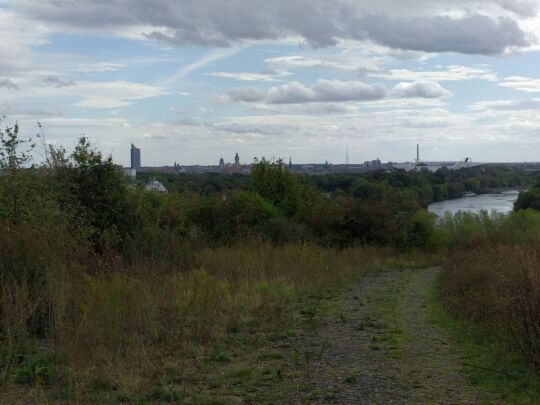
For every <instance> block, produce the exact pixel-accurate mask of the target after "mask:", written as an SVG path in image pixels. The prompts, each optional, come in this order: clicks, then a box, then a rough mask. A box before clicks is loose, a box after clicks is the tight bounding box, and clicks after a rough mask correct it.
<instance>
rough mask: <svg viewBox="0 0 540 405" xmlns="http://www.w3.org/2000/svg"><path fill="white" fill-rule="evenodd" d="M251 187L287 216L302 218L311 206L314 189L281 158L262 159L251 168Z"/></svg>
mask: <svg viewBox="0 0 540 405" xmlns="http://www.w3.org/2000/svg"><path fill="white" fill-rule="evenodd" d="M251 178H252V182H253V188H254V190H255V192H257V193H258V194H259V195H260V196H261V197H263V198H265V199H267V200H268V201H270V202H271V203H272V204H273V205H275V206H276V207H278V208H279V209H280V210H281V211H282V212H283V213H284V214H285V215H286V216H288V217H298V218H303V217H305V216H306V215H308V214H309V212H310V211H311V209H312V207H313V200H314V191H313V189H312V187H310V186H309V185H308V184H305V183H302V182H300V181H299V180H298V178H297V177H295V176H294V175H293V174H292V173H290V172H289V171H288V170H287V169H286V168H285V167H284V165H283V162H282V161H281V160H278V161H276V162H268V161H266V160H265V159H262V160H261V161H260V162H257V163H256V164H255V165H254V166H253V168H252V170H251Z"/></svg>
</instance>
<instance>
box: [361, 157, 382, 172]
mask: <svg viewBox="0 0 540 405" xmlns="http://www.w3.org/2000/svg"><path fill="white" fill-rule="evenodd" d="M364 167H365V168H366V169H369V170H379V169H380V168H381V161H380V159H379V158H377V159H375V160H366V161H365V162H364Z"/></svg>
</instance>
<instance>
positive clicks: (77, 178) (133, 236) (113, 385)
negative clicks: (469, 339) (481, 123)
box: [0, 126, 540, 402]
mask: <svg viewBox="0 0 540 405" xmlns="http://www.w3.org/2000/svg"><path fill="white" fill-rule="evenodd" d="M35 147H36V144H35V142H34V141H33V140H31V139H23V138H21V137H20V135H19V133H18V127H17V126H14V127H10V128H6V129H5V130H3V131H0V172H1V174H2V175H0V229H1V230H2V231H1V232H0V304H1V306H0V381H1V382H2V384H3V385H5V386H9V384H14V383H16V384H19V385H22V386H24V385H30V386H32V387H38V388H39V387H61V388H60V389H57V390H54V391H53V393H52V394H48V393H45V394H43V395H45V397H43V398H38V399H36V398H35V397H34V400H36V401H37V402H39V401H40V400H42V401H45V400H46V398H49V397H48V395H53V397H54V398H56V399H64V400H67V401H71V400H74V401H79V400H81V399H82V400H85V401H97V402H107V401H109V400H118V401H135V400H141V398H142V399H150V400H156V401H158V402H159V400H160V399H163V398H166V399H167V398H169V396H170V395H172V396H173V397H172V398H173V399H174V398H176V396H177V395H180V394H178V393H170V392H168V391H167V388H166V387H167V384H166V383H165V382H164V381H168V380H167V379H168V378H171V374H172V375H179V374H181V375H183V376H185V378H184V377H183V378H184V382H185V381H187V383H186V384H188V388H186V390H187V392H184V393H182V397H184V396H185V397H189V398H192V399H193V398H195V396H196V393H197V392H200V390H201V387H208V382H207V381H205V380H204V375H205V374H204V370H205V367H208V364H209V362H212V361H225V360H224V355H223V353H221V351H220V350H221V349H220V346H219V345H221V344H225V343H223V342H229V343H228V344H232V345H234V344H240V345H245V346H247V347H249V349H246V352H249V351H250V350H251V351H253V350H254V348H256V347H258V345H260V343H261V341H263V340H264V339H267V338H268V337H269V336H273V335H275V334H276V333H278V334H279V333H284V331H286V326H284V325H287V322H288V321H289V320H290V318H291V316H292V315H291V314H292V312H291V311H292V308H294V307H295V305H297V304H298V303H299V302H302V300H304V299H306V297H311V296H313V295H315V296H316V295H317V294H321V292H323V291H325V290H327V289H329V288H336V287H338V286H340V285H341V284H342V283H343V282H344V281H347V280H351V279H352V278H354V277H358V276H359V275H361V274H364V273H365V272H367V271H369V270H373V269H380V268H384V267H390V266H391V267H396V266H399V265H403V264H407V263H410V262H409V261H407V260H409V259H411V258H412V257H414V260H415V261H416V262H417V263H418V260H420V261H421V260H424V258H425V257H426V256H427V255H433V254H444V253H445V252H446V250H447V249H449V251H450V252H451V255H452V256H451V259H450V261H449V265H448V266H447V268H446V269H447V270H446V272H445V274H444V280H445V283H444V285H445V288H444V289H443V291H442V293H443V299H444V300H445V302H446V305H447V307H448V308H449V310H451V311H453V312H455V313H460V314H462V316H463V317H467V318H474V317H478V319H481V320H482V321H485V324H486V328H489V327H491V325H495V324H497V325H499V324H502V325H504V329H503V330H504V331H505V336H506V335H507V336H508V339H509V340H508V341H511V342H514V343H515V344H516V345H517V347H518V348H519V352H520V353H521V354H522V355H524V356H525V357H526V358H527V359H529V360H530V364H532V365H533V366H535V367H538V364H539V363H538V353H539V349H538V346H537V342H538V339H537V338H538V334H537V330H536V331H535V329H534V325H538V323H537V322H538V307H532V306H531V307H527V308H522V307H521V306H520V305H522V304H523V302H522V301H520V302H517V303H516V302H515V300H512V297H513V296H512V294H522V289H523V288H526V289H527V291H525V293H523V294H526V295H520V296H522V297H524V298H525V297H530V298H531V299H537V298H538V295H535V294H538V282H539V278H538V273H537V271H538V270H537V269H538V268H539V267H538V266H536V264H535V263H536V262H535V260H537V257H538V256H537V253H536V251H534V250H531V249H529V248H527V247H526V246H525V245H528V244H530V243H531V242H532V241H536V240H537V239H535V238H536V235H538V232H537V230H538V227H536V228H535V226H536V224H540V217H539V216H538V215H537V214H536V213H532V212H529V211H523V212H519V213H516V214H514V215H513V216H511V217H510V218H509V219H506V218H499V217H497V216H495V217H489V216H485V215H484V216H482V217H472V216H461V217H456V218H455V219H447V221H446V222H445V223H444V224H442V225H438V224H437V221H436V218H435V217H434V216H433V215H431V214H429V213H428V212H427V211H426V210H425V209H424V208H423V207H425V206H426V205H427V204H428V203H429V202H430V201H434V200H439V199H444V198H450V197H457V196H460V195H461V193H462V192H463V191H465V190H470V191H475V192H478V191H481V190H482V188H484V187H498V186H514V185H523V184H527V182H528V181H529V178H528V176H527V175H525V174H524V173H521V172H513V171H510V170H506V169H499V168H485V169H481V170H463V171H458V172H449V171H441V172H437V173H436V174H429V173H373V174H368V175H361V176H360V175H327V176H321V177H309V176H295V175H293V174H291V173H290V172H288V171H287V170H286V169H285V168H284V167H283V166H282V165H281V162H267V161H264V160H263V161H261V162H259V163H258V164H257V165H256V166H254V168H253V172H252V174H251V176H249V177H247V176H222V175H208V176H191V175H175V176H164V175H162V176H158V177H159V178H160V179H162V180H163V181H164V182H165V184H166V186H167V187H168V189H169V192H168V193H157V192H146V191H144V189H143V187H142V184H140V183H137V182H135V183H133V182H130V181H128V180H127V179H126V178H125V177H124V176H123V175H122V173H121V172H120V171H119V170H118V168H117V167H116V166H115V165H114V164H113V162H112V159H111V158H107V157H104V156H102V154H101V153H100V152H99V151H97V150H96V149H94V148H93V146H92V145H91V144H90V143H89V142H88V140H87V139H86V138H81V139H79V141H78V143H77V145H76V147H75V148H74V151H73V152H72V153H67V152H66V151H65V150H64V149H63V148H61V147H49V148H48V150H47V152H46V154H45V157H46V161H45V163H44V164H42V165H39V166H35V165H32V161H31V156H32V152H33V151H34V150H35ZM539 226H540V225H539ZM471 252H472V253H471ZM509 252H510V253H509ZM478 255H484V256H485V260H486V263H494V261H496V260H497V258H499V257H506V256H508V257H512V258H515V259H516V260H518V259H519V260H521V261H520V262H519V263H522V264H520V265H519V266H512V265H511V263H508V261H504V260H500V261H499V262H498V264H497V266H498V269H499V271H497V272H494V273H490V272H489V266H488V265H482V266H477V265H476V264H475V263H476V262H475V260H478V257H480V256H478ZM505 263H508V264H505ZM467 266H469V267H467ZM535 266H536V267H535ZM472 267H474V270H475V271H472V270H471V271H465V272H464V270H463V269H468V268H472ZM510 269H511V271H512V272H514V273H511V274H516V275H518V276H519V277H517V278H515V280H514V279H513V281H512V282H511V283H510V282H508V280H507V278H505V277H507V276H505V274H510V273H505V272H506V271H510ZM471 277H472V278H473V279H471ZM475 277H476V278H475ZM482 277H483V278H482ZM492 277H494V278H493V279H492ZM475 280H476V281H475ZM478 280H481V281H482V283H479V282H477V281H478ZM485 280H493V281H489V283H487V284H486V285H487V286H488V287H487V286H484V284H483V281H485ZM520 280H524V281H523V283H526V282H528V283H529V284H523V283H521V281H520ZM460 283H465V284H460ZM531 286H532V287H531ZM502 287H504V288H505V289H506V291H507V293H508V294H510V295H509V296H508V297H507V301H504V300H502V299H499V298H496V297H495V295H494V294H493V291H496V290H497V289H499V288H502ZM486 288H494V289H495V290H491V289H490V290H484V289H486ZM484 291H488V293H485V294H484ZM471 294H480V296H481V297H483V301H481V300H470V299H468V298H470V295H471ZM505 297H506V296H505ZM490 300H491V301H490ZM493 300H495V301H496V302H495V301H493ZM505 302H506V304H508V305H506V304H505ZM536 302H538V300H537V301H536ZM509 303H511V305H510V304H509ZM512 305H514V306H512ZM487 309H489V311H488V310H487ZM478 314H481V316H480V315H478ZM520 316H521V317H523V319H521V318H520ZM525 317H527V318H526V319H527V320H529V319H532V321H531V322H532V327H533V329H530V328H529V326H530V325H528V324H525V323H523V322H521V321H522V320H524V319H525ZM531 317H532V318H531ZM474 319H476V318H474ZM512 322H514V323H512ZM519 322H521V323H520V324H518V323H519ZM527 322H528V321H527ZM520 325H521V326H520ZM520 328H521V329H520ZM523 328H527V330H524V329H523ZM235 339H236V340H235ZM535 339H536V340H535ZM231 340H232V341H233V343H231ZM240 342H241V343H240ZM89 348H91V350H89ZM171 370H172V371H171ZM186 373H188V374H189V375H187V376H186ZM276 373H277V374H276V375H280V374H279V373H281V371H279V372H277V371H276ZM276 378H278V377H276ZM279 378H281V380H279V381H282V377H279ZM156 387H157V388H156ZM156 389H157V391H155V390H156ZM152 390H154V391H152ZM40 392H41V391H40V390H39V389H37V388H36V390H35V391H32V395H41V394H39V393H40ZM111 393H112V394H111ZM100 395H102V396H100ZM111 395H112V396H111ZM148 395H150V397H147V396H148ZM169 399H170V398H169Z"/></svg>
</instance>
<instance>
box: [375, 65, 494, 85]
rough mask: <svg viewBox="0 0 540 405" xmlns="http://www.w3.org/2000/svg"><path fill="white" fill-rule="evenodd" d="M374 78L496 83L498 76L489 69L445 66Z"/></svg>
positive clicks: (397, 71)
mask: <svg viewBox="0 0 540 405" xmlns="http://www.w3.org/2000/svg"><path fill="white" fill-rule="evenodd" d="M370 76H373V77H381V78H385V79H388V80H434V81H456V80H488V81H496V80H497V75H496V74H495V73H494V72H493V71H492V70H489V69H484V68H479V67H469V66H457V65H451V66H444V67H442V68H441V69H440V70H408V69H390V70H387V71H384V70H381V71H380V72H373V73H371V74H370Z"/></svg>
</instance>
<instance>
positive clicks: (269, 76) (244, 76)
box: [208, 72, 290, 82]
mask: <svg viewBox="0 0 540 405" xmlns="http://www.w3.org/2000/svg"><path fill="white" fill-rule="evenodd" d="M208 75H209V76H214V77H221V78H223V79H235V80H241V81H247V82H256V81H262V82H275V81H278V80H280V78H281V77H285V76H289V75H290V73H288V72H276V73H250V72H214V73H209V74H208Z"/></svg>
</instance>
